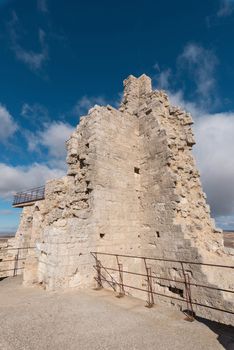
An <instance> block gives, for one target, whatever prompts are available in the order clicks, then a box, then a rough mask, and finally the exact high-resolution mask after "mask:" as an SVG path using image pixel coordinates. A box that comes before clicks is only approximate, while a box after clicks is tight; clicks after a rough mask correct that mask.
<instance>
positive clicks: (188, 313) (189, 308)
mask: <svg viewBox="0 0 234 350" xmlns="http://www.w3.org/2000/svg"><path fill="white" fill-rule="evenodd" d="M181 266H182V272H183V275H184V286H185V298H186V303H187V310H186V318H185V320H186V321H189V322H193V321H194V316H195V313H194V311H193V304H192V295H191V287H190V277H189V275H188V274H187V273H185V270H184V265H183V263H181Z"/></svg>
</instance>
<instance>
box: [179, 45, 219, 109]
mask: <svg viewBox="0 0 234 350" xmlns="http://www.w3.org/2000/svg"><path fill="white" fill-rule="evenodd" d="M217 64H218V59H217V57H216V55H215V54H214V52H213V51H211V50H208V49H205V48H204V47H202V46H200V45H197V44H195V43H190V44H188V45H186V46H185V48H184V50H183V52H182V54H181V55H180V56H179V58H178V65H179V69H180V70H181V71H182V73H183V74H184V72H186V73H187V72H188V73H189V74H190V77H191V79H192V80H193V81H194V83H195V85H196V93H197V94H198V96H199V97H200V98H201V99H203V100H204V102H205V104H206V105H207V104H208V103H210V102H211V97H212V95H213V94H214V91H215V87H216V80H215V76H214V73H215V69H216V66H217Z"/></svg>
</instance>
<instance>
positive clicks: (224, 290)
mask: <svg viewBox="0 0 234 350" xmlns="http://www.w3.org/2000/svg"><path fill="white" fill-rule="evenodd" d="M94 267H95V266H94ZM102 267H103V268H104V269H106V270H110V271H116V272H123V273H127V274H129V275H136V276H142V277H151V278H153V279H159V280H163V281H170V282H176V283H182V284H186V282H185V281H182V280H173V279H170V278H165V277H159V276H155V275H145V274H143V273H138V272H132V271H126V270H119V269H114V268H112V267H106V266H103V265H102ZM189 284H190V286H194V287H202V288H208V289H214V290H219V291H221V292H227V293H234V290H231V289H222V288H216V287H211V286H207V285H205V284H204V285H203V284H197V283H193V282H189Z"/></svg>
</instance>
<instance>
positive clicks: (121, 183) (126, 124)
mask: <svg viewBox="0 0 234 350" xmlns="http://www.w3.org/2000/svg"><path fill="white" fill-rule="evenodd" d="M124 86H125V90H124V97H123V101H122V103H121V106H120V108H119V109H118V110H117V109H115V108H112V107H111V106H107V107H100V106H95V107H94V108H92V109H91V110H90V111H89V114H88V116H86V117H82V118H81V121H80V124H79V125H78V127H77V129H76V130H75V131H74V133H73V134H72V135H71V137H70V139H69V141H68V142H67V150H68V155H67V164H68V171H67V175H66V176H65V177H63V178H62V179H59V180H53V181H49V182H48V183H47V184H46V193H45V200H44V201H40V202H38V203H36V204H35V205H34V206H32V207H31V209H30V210H28V211H27V210H26V211H24V213H23V217H22V221H21V226H20V228H19V231H20V230H21V228H22V227H23V230H24V235H25V240H26V241H27V242H28V243H29V244H30V246H36V249H34V250H31V251H30V253H29V254H28V256H27V260H26V268H25V272H24V283H25V284H32V283H38V284H41V285H43V286H44V287H45V288H46V289H58V288H68V287H81V288H83V287H87V286H88V287H90V286H92V285H94V275H95V272H94V269H93V264H94V260H93V258H92V256H91V255H90V251H100V252H106V253H118V254H129V255H141V256H142V255H144V256H148V257H164V258H169V259H175V260H187V261H195V262H209V263H215V264H222V265H223V264H226V265H233V256H231V255H228V254H227V253H226V252H225V250H224V246H223V238H222V234H221V232H220V231H219V230H217V229H216V228H215V226H214V222H213V220H212V219H211V217H210V211H209V207H208V205H207V203H206V198H205V194H204V193H203V191H202V187H201V183H200V178H199V173H198V171H197V169H196V165H195V162H194V159H193V156H192V153H191V149H192V146H193V145H194V143H195V141H194V137H193V133H192V129H191V125H192V118H191V116H190V114H188V113H187V112H185V111H183V110H181V109H180V108H179V107H173V106H171V105H170V103H169V100H168V97H167V95H166V94H165V93H164V92H163V91H153V90H152V87H151V80H150V78H149V77H147V76H145V75H142V76H141V77H140V78H138V79H137V78H135V77H133V76H130V77H129V78H128V79H127V80H125V81H124ZM18 235H19V232H18V234H17V237H18ZM102 262H103V263H104V264H107V265H109V266H112V267H115V268H116V267H117V261H116V258H115V257H103V260H102ZM121 263H122V264H123V266H124V269H125V270H128V271H133V272H141V273H144V272H145V266H144V264H143V263H142V262H141V261H140V260H139V259H128V258H122V259H121ZM148 267H151V269H152V273H155V274H157V275H160V276H164V277H166V278H173V279H177V280H179V279H183V268H184V270H185V272H186V274H187V275H189V276H190V278H191V280H193V281H194V282H195V283H198V282H199V283H200V284H207V283H208V284H209V285H210V286H214V287H215V286H219V287H222V288H226V289H234V279H233V272H232V270H231V269H229V270H226V271H224V270H221V269H220V270H217V269H212V268H211V267H208V266H207V267H201V266H200V265H191V264H186V265H185V266H183V267H182V266H181V264H178V263H173V262H170V263H161V262H154V261H151V262H150V263H148ZM103 273H104V274H105V275H106V276H107V273H106V272H105V271H103ZM111 274H112V276H113V278H115V279H117V280H118V273H117V272H112V273H111ZM124 278H125V283H126V284H133V285H135V286H137V287H144V288H146V287H145V286H146V282H145V278H140V277H136V276H133V275H126V276H125V277H124ZM153 287H154V290H155V291H158V292H159V293H166V294H167V295H171V296H176V297H178V290H180V291H181V293H182V294H185V289H184V285H182V284H180V283H175V282H170V281H162V280H160V281H159V280H154V286H153ZM175 291H177V293H176V294H175ZM128 292H129V293H130V294H132V295H137V296H140V297H142V298H144V299H145V293H139V292H137V291H134V290H128ZM192 297H193V301H195V302H198V303H205V304H207V305H209V306H211V307H213V306H218V307H220V308H224V309H229V310H233V311H234V301H233V294H232V295H230V294H228V293H223V292H220V291H216V290H213V289H203V290H201V289H199V288H197V287H196V288H195V287H194V288H193V289H192ZM156 299H157V301H158V302H169V303H172V302H173V303H174V304H176V305H178V306H180V305H181V303H180V302H179V301H176V300H172V299H165V298H161V299H160V298H159V297H157V298H156ZM183 307H184V304H183ZM197 311H198V313H199V314H200V315H203V316H205V317H208V318H211V319H214V320H218V321H221V322H226V323H234V321H233V316H232V315H228V314H224V313H220V312H217V311H215V310H213V309H209V308H206V309H204V308H199V309H197Z"/></svg>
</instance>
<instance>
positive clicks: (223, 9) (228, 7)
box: [217, 0, 234, 17]
mask: <svg viewBox="0 0 234 350" xmlns="http://www.w3.org/2000/svg"><path fill="white" fill-rule="evenodd" d="M233 10H234V1H233V0H221V1H220V7H219V10H218V12H217V17H227V16H230V15H231V14H232V13H233Z"/></svg>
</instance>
